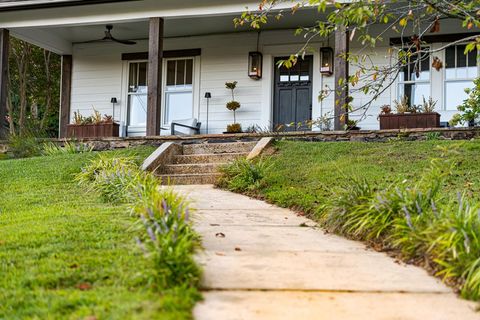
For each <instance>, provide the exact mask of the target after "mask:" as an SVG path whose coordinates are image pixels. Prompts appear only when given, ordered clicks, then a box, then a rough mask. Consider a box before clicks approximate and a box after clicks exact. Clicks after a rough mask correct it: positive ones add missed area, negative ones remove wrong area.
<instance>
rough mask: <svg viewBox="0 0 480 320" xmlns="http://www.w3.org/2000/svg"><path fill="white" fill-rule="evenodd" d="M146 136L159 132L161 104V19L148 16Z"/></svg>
mask: <svg viewBox="0 0 480 320" xmlns="http://www.w3.org/2000/svg"><path fill="white" fill-rule="evenodd" d="M148 43H149V45H148V105H147V136H149V137H151V136H157V135H159V134H160V113H161V105H162V59H163V19H162V18H150V32H149V40H148Z"/></svg>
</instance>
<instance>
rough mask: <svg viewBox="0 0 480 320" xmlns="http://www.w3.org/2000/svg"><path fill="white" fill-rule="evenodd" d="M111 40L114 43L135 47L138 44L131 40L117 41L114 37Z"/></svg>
mask: <svg viewBox="0 0 480 320" xmlns="http://www.w3.org/2000/svg"><path fill="white" fill-rule="evenodd" d="M110 40H112V41H114V42H118V43H121V44H126V45H129V46H131V45H134V44H137V43H136V42H135V41H131V40H119V39H116V38H114V37H111V38H110Z"/></svg>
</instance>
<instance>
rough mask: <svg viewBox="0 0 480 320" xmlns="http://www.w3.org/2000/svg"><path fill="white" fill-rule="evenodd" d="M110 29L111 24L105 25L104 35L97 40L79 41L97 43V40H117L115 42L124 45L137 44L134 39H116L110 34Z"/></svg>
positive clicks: (111, 27)
mask: <svg viewBox="0 0 480 320" xmlns="http://www.w3.org/2000/svg"><path fill="white" fill-rule="evenodd" d="M112 29H113V26H112V25H107V30H105V37H103V38H102V39H98V40H91V41H83V42H80V43H98V42H112V41H113V42H117V43H120V44H126V45H134V44H137V43H136V42H135V41H130V40H119V39H116V38H114V37H113V36H112Z"/></svg>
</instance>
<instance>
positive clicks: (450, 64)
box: [444, 45, 478, 110]
mask: <svg viewBox="0 0 480 320" xmlns="http://www.w3.org/2000/svg"><path fill="white" fill-rule="evenodd" d="M465 47H466V46H465V45H457V46H451V47H448V48H447V49H445V106H444V107H445V110H457V107H458V106H459V105H461V104H462V102H463V100H465V99H466V98H467V94H466V93H465V89H466V88H473V80H474V79H475V78H476V77H477V76H478V66H477V59H478V57H477V56H478V54H477V51H476V50H474V51H471V52H469V53H468V54H465Z"/></svg>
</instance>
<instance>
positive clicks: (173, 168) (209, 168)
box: [163, 163, 225, 174]
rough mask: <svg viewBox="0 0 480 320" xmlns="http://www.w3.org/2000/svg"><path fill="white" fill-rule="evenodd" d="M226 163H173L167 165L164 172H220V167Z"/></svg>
mask: <svg viewBox="0 0 480 320" xmlns="http://www.w3.org/2000/svg"><path fill="white" fill-rule="evenodd" d="M224 164H225V163H196V164H171V165H167V166H165V169H164V171H163V173H164V174H196V173H218V168H219V167H220V166H221V165H224Z"/></svg>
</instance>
